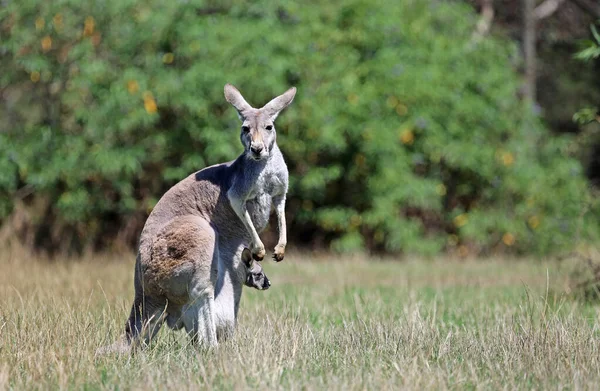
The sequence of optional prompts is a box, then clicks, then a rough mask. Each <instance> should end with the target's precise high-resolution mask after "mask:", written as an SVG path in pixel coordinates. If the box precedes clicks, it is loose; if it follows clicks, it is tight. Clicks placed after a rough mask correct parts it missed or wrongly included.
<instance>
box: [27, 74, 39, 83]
mask: <svg viewBox="0 0 600 391" xmlns="http://www.w3.org/2000/svg"><path fill="white" fill-rule="evenodd" d="M29 78H30V79H31V81H32V82H34V83H37V82H38V81H40V73H39V72H38V71H33V72H31V75H29Z"/></svg>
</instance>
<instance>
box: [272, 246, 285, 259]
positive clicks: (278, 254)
mask: <svg viewBox="0 0 600 391" xmlns="http://www.w3.org/2000/svg"><path fill="white" fill-rule="evenodd" d="M284 256H285V244H278V245H277V246H275V250H274V251H273V260H274V261H275V262H281V261H283V257H284Z"/></svg>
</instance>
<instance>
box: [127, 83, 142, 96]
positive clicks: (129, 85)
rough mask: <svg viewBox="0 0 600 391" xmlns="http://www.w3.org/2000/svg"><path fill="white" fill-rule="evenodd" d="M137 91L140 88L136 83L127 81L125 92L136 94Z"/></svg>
mask: <svg viewBox="0 0 600 391" xmlns="http://www.w3.org/2000/svg"><path fill="white" fill-rule="evenodd" d="M139 89H140V86H139V84H138V82H137V81H135V80H129V81H127V91H129V93H130V94H135V93H136V92H138V90H139Z"/></svg>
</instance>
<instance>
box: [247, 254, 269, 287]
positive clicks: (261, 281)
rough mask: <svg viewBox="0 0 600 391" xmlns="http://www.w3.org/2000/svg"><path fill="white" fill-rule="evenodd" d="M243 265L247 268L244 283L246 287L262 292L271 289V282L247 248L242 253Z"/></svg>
mask: <svg viewBox="0 0 600 391" xmlns="http://www.w3.org/2000/svg"><path fill="white" fill-rule="evenodd" d="M242 263H243V265H244V267H245V268H246V280H245V281H244V284H245V285H246V286H249V287H250V288H256V289H258V290H260V291H262V290H266V289H269V287H270V286H271V282H270V281H269V279H268V278H267V275H266V274H265V273H264V272H263V268H262V266H261V265H260V263H258V262H257V261H255V260H254V259H252V254H251V253H250V250H248V249H247V248H245V249H244V251H242Z"/></svg>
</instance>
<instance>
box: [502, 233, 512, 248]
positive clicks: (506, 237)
mask: <svg viewBox="0 0 600 391" xmlns="http://www.w3.org/2000/svg"><path fill="white" fill-rule="evenodd" d="M502 242H503V243H504V244H506V245H507V246H512V245H513V244H515V235H513V234H511V233H510V232H507V233H505V234H504V235H502Z"/></svg>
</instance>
